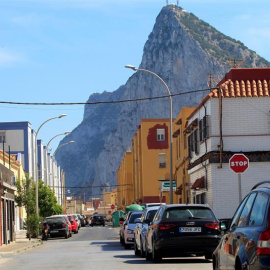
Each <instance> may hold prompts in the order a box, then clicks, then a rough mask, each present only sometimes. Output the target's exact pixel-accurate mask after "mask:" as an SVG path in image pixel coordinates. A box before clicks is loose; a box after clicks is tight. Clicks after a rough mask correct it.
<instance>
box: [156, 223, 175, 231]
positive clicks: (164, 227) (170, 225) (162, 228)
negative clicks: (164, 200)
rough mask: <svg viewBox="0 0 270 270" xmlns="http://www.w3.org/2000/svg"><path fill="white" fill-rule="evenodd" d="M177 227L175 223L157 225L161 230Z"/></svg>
mask: <svg viewBox="0 0 270 270" xmlns="http://www.w3.org/2000/svg"><path fill="white" fill-rule="evenodd" d="M174 227H175V224H173V223H160V224H158V225H157V229H159V230H169V229H172V228H174Z"/></svg>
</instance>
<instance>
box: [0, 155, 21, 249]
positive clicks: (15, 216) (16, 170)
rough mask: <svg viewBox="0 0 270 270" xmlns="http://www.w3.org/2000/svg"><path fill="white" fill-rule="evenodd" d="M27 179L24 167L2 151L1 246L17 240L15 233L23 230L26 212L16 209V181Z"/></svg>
mask: <svg viewBox="0 0 270 270" xmlns="http://www.w3.org/2000/svg"><path fill="white" fill-rule="evenodd" d="M17 179H19V180H23V179H25V173H24V170H23V168H22V165H21V164H20V163H19V162H18V161H17V160H16V156H11V155H9V154H8V153H6V152H3V151H2V150H0V191H1V193H0V194H1V200H0V214H1V217H2V218H1V219H0V231H2V233H1V235H0V246H1V245H2V244H7V243H10V242H12V241H14V240H15V233H16V232H17V231H19V230H20V229H22V228H23V220H24V219H25V218H26V212H25V209H24V208H23V207H15V206H16V205H15V193H16V186H15V183H16V180H17Z"/></svg>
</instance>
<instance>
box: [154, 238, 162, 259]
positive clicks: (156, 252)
mask: <svg viewBox="0 0 270 270" xmlns="http://www.w3.org/2000/svg"><path fill="white" fill-rule="evenodd" d="M152 260H153V262H154V263H159V262H161V261H162V256H161V254H160V252H159V251H157V250H156V248H155V244H154V242H153V245H152Z"/></svg>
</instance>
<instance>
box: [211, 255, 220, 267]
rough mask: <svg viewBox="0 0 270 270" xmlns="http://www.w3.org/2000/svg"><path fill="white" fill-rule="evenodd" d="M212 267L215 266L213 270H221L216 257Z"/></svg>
mask: <svg viewBox="0 0 270 270" xmlns="http://www.w3.org/2000/svg"><path fill="white" fill-rule="evenodd" d="M212 265H213V270H219V267H218V264H217V258H216V257H215V256H214V257H213V262H212Z"/></svg>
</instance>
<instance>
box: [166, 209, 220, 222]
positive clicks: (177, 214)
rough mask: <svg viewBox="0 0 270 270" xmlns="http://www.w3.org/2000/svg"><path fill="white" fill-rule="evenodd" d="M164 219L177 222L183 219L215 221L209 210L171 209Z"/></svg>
mask: <svg viewBox="0 0 270 270" xmlns="http://www.w3.org/2000/svg"><path fill="white" fill-rule="evenodd" d="M164 219H165V220H169V221H177V220H183V219H215V216H214V215H213V213H212V211H211V210H210V209H208V208H194V207H189V208H187V207H186V208H183V207H181V208H170V209H167V211H166V212H165V213H164Z"/></svg>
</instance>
